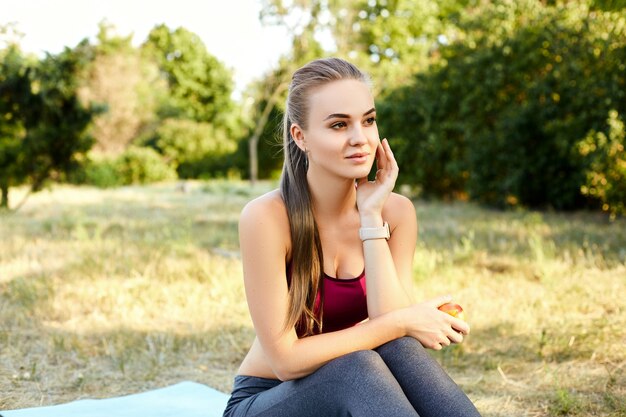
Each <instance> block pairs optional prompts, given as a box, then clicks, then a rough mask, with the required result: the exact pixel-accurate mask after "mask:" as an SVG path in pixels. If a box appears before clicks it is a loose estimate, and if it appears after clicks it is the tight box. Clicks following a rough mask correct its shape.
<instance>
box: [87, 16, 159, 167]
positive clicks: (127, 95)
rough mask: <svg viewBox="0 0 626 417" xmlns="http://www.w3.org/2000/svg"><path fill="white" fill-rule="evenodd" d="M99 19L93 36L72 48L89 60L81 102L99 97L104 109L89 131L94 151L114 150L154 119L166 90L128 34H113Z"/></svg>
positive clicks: (155, 71)
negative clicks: (96, 33) (90, 39)
mask: <svg viewBox="0 0 626 417" xmlns="http://www.w3.org/2000/svg"><path fill="white" fill-rule="evenodd" d="M112 30H113V27H112V26H110V25H108V24H106V23H104V22H103V23H101V24H100V31H99V33H98V36H97V42H96V43H94V44H91V43H90V41H89V40H88V39H85V40H83V41H82V42H81V43H80V44H79V45H78V46H77V47H76V48H75V49H76V52H77V53H81V54H83V55H85V58H86V59H87V60H88V64H87V65H86V67H85V69H84V71H83V72H82V74H80V78H81V82H80V84H81V87H80V89H79V95H80V97H81V99H82V100H83V102H84V103H90V102H98V103H103V104H105V105H106V108H107V111H106V112H104V113H102V114H100V115H98V116H96V117H95V118H94V121H93V125H92V127H91V134H92V135H93V136H94V138H95V140H96V144H95V146H94V151H96V152H98V153H102V154H111V155H119V154H120V153H121V152H123V151H124V150H125V149H126V148H127V147H128V145H129V144H130V143H131V142H132V141H133V140H134V139H136V138H137V136H138V135H139V134H140V133H141V132H142V130H143V129H145V127H146V126H148V125H150V124H152V123H154V122H155V118H156V109H157V105H158V103H159V100H162V99H163V97H165V96H166V95H167V86H166V85H165V82H164V81H163V80H161V79H159V70H158V67H157V66H156V64H155V63H154V62H153V61H152V60H149V59H145V58H144V57H143V56H142V54H141V51H140V50H138V49H137V48H135V47H133V46H132V44H131V40H132V36H127V37H122V36H116V35H114V34H112Z"/></svg>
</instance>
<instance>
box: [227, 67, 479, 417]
mask: <svg viewBox="0 0 626 417" xmlns="http://www.w3.org/2000/svg"><path fill="white" fill-rule="evenodd" d="M283 136H284V152H285V162H284V167H283V172H282V178H281V182H280V189H279V190H275V191H272V192H269V193H267V194H265V195H263V196H261V197H259V198H257V199H255V200H253V201H251V202H250V203H248V204H247V205H246V207H245V208H244V209H243V211H242V213H241V218H240V223H239V239H240V244H241V255H242V261H243V272H244V282H245V289H246V296H247V301H248V306H249V308H250V314H251V316H252V321H253V324H254V328H255V331H256V338H255V340H254V342H253V344H252V347H251V349H250V351H249V352H248V354H247V356H246V357H245V359H244V361H243V363H242V364H241V367H240V368H239V371H238V375H237V376H236V377H235V382H234V387H233V392H232V395H231V397H230V400H229V402H228V405H227V408H226V411H225V412H224V416H225V417H243V416H267V417H270V416H272V417H273V416H281V417H282V416H285V417H287V416H296V417H307V416H315V417H322V416H376V417H379V416H418V415H419V416H422V417H425V416H437V417H442V416H477V415H479V414H478V412H477V411H476V409H475V408H474V406H473V404H472V403H471V401H470V400H469V399H468V398H467V397H466V396H465V394H464V393H463V392H462V391H461V390H460V389H459V387H458V386H457V385H456V384H455V383H454V382H453V381H452V380H451V379H450V378H449V377H448V375H447V374H446V373H445V372H444V371H443V370H442V368H441V367H440V366H439V365H438V363H437V362H436V361H435V360H433V359H432V358H431V357H430V355H429V354H428V352H426V351H425V349H424V347H426V348H431V349H435V350H439V349H441V348H442V347H444V346H447V345H449V344H450V343H460V342H461V341H462V340H463V335H466V334H468V333H469V326H468V325H467V323H465V322H464V321H462V320H459V319H457V318H454V317H452V316H450V315H448V314H445V313H442V312H441V311H439V310H438V309H437V307H438V306H440V305H441V304H443V303H445V302H448V301H450V298H449V297H440V298H437V299H435V300H430V301H427V302H423V303H419V304H413V303H412V302H411V299H410V294H411V292H412V290H411V285H412V277H411V270H412V267H411V263H412V260H413V253H414V251H415V245H416V239H417V223H416V216H415V208H414V206H413V204H412V203H411V201H410V200H408V199H407V198H405V197H402V196H400V195H398V194H395V193H393V192H392V189H393V187H394V183H395V180H396V178H397V175H398V165H397V163H396V160H395V159H394V156H393V152H392V151H391V148H390V147H389V143H388V142H387V140H386V139H385V140H383V141H382V142H381V141H380V139H379V136H378V128H377V125H376V108H375V106H374V99H373V98H372V95H371V93H370V90H369V86H368V83H367V78H366V76H365V75H364V74H363V73H362V72H360V71H359V70H358V69H357V68H356V67H355V66H353V65H352V64H350V63H348V62H346V61H343V60H340V59H336V58H330V59H320V60H316V61H313V62H310V63H309V64H307V65H305V66H304V67H302V68H300V69H299V70H298V71H296V72H295V73H294V75H293V78H292V82H291V85H290V88H289V96H288V98H287V106H286V110H285V115H284V132H283ZM374 161H375V162H376V167H377V172H376V178H375V179H374V180H373V181H368V178H367V176H368V173H369V172H370V169H371V167H372V165H373V163H374Z"/></svg>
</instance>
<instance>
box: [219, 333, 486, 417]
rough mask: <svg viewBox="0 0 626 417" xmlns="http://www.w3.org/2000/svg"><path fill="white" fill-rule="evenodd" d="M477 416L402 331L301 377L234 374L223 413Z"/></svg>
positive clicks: (236, 416)
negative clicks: (290, 379)
mask: <svg viewBox="0 0 626 417" xmlns="http://www.w3.org/2000/svg"><path fill="white" fill-rule="evenodd" d="M252 416H255V417H256V416H259V417H261V416H262V417H294V416H297V417H331V416H338V417H339V416H341V417H349V416H350V417H365V416H372V417H379V416H385V417H387V416H389V417H393V416H402V417H404V416H412V417H415V416H420V417H431V416H432V417H435V416H436V417H442V416H445V417H451V416H480V414H479V413H478V411H477V410H476V408H475V407H474V405H473V404H472V402H471V401H470V400H469V398H467V396H466V395H465V394H464V393H463V391H461V389H460V388H459V387H458V386H457V385H456V384H455V383H454V381H452V379H450V377H449V376H448V375H447V374H446V373H445V371H444V370H443V369H442V368H441V366H439V363H437V361H436V360H434V359H433V358H432V357H431V356H430V354H429V353H428V352H427V351H426V349H424V348H423V347H422V345H421V344H420V343H419V342H418V341H417V340H415V339H414V338H412V337H403V338H400V339H396V340H393V341H391V342H389V343H386V344H384V345H382V346H380V347H378V348H376V349H375V350H361V351H358V352H353V353H349V354H347V355H344V356H341V357H339V358H336V359H334V360H332V361H330V362H328V363H327V364H326V365H324V366H322V367H320V368H319V369H318V370H317V371H315V372H313V373H312V374H310V375H307V376H305V377H304V378H300V379H296V380H292V381H285V382H281V381H280V380H277V379H267V378H258V377H253V376H243V375H237V376H236V377H235V383H234V387H233V392H232V395H231V397H230V399H229V400H228V405H227V406H226V410H225V411H224V416H223V417H252Z"/></svg>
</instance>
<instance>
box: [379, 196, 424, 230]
mask: <svg viewBox="0 0 626 417" xmlns="http://www.w3.org/2000/svg"><path fill="white" fill-rule="evenodd" d="M382 215H383V218H384V219H385V220H387V221H388V222H389V225H390V226H392V225H397V224H401V223H403V222H404V221H406V220H407V219H408V218H409V217H412V218H415V216H416V214H415V205H414V204H413V201H411V199H409V198H408V197H406V196H403V195H402V194H398V193H391V194H389V198H387V202H386V203H385V206H384V207H383V213H382Z"/></svg>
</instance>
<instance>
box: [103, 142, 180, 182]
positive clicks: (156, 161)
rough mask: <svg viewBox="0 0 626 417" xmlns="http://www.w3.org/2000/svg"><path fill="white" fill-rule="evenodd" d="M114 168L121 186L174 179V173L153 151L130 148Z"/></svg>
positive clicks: (143, 148) (120, 157) (135, 147)
mask: <svg viewBox="0 0 626 417" xmlns="http://www.w3.org/2000/svg"><path fill="white" fill-rule="evenodd" d="M115 167H116V171H117V175H118V178H119V179H120V182H121V184H123V185H127V184H147V183H151V182H157V181H165V180H172V179H176V171H175V170H174V168H172V167H171V166H170V165H168V164H167V163H166V162H165V161H163V159H162V157H161V155H159V153H158V152H156V151H155V150H154V149H151V148H146V147H137V146H130V147H129V148H128V149H127V150H126V151H125V152H124V153H123V154H121V155H120V156H119V157H118V158H117V160H116V162H115Z"/></svg>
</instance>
